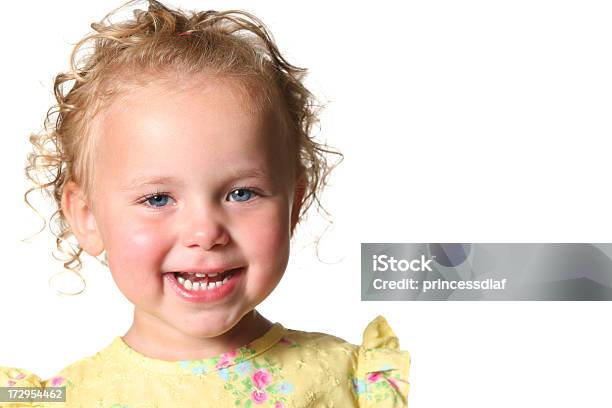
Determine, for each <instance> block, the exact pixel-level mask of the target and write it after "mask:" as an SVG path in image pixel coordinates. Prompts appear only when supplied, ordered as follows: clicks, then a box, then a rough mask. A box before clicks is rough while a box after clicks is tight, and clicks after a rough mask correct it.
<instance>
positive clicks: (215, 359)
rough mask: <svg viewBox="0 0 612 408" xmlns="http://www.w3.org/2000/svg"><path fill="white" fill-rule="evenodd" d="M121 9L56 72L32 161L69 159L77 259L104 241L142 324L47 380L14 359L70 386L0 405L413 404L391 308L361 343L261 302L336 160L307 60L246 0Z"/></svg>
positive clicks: (57, 163)
mask: <svg viewBox="0 0 612 408" xmlns="http://www.w3.org/2000/svg"><path fill="white" fill-rule="evenodd" d="M130 3H132V2H129V3H128V4H130ZM108 17H109V16H107V17H105V19H103V20H102V22H100V23H98V24H92V28H94V29H95V30H96V33H94V34H92V35H91V36H90V37H86V38H85V39H83V40H82V41H81V42H79V43H78V44H77V45H76V47H75V50H74V52H73V54H72V61H71V62H72V65H71V66H72V70H71V71H70V72H69V73H66V74H60V75H58V76H57V77H56V81H55V95H56V98H57V100H58V104H57V113H58V115H59V117H58V119H57V121H56V122H55V123H54V126H53V128H52V129H51V131H49V129H48V128H47V131H48V132H47V133H44V134H41V135H39V136H38V137H32V138H31V141H32V142H33V144H34V146H35V148H36V152H37V154H34V155H32V156H31V157H30V163H31V166H30V167H29V168H28V169H27V170H28V175H29V176H31V175H32V174H35V173H38V172H45V171H47V172H50V173H52V174H53V173H55V174H57V177H56V178H55V179H54V180H53V182H52V183H48V184H46V185H43V184H39V187H41V188H43V187H45V188H50V189H52V190H51V191H52V193H53V196H54V198H55V200H56V203H57V204H58V206H59V208H60V209H61V213H60V216H61V219H62V220H64V221H65V222H64V224H63V226H64V229H63V230H62V233H61V238H62V239H64V238H65V237H66V236H68V235H69V234H74V236H75V237H76V239H77V240H78V243H79V247H78V251H76V252H74V253H73V254H72V255H71V259H70V261H69V262H66V263H65V265H66V266H67V267H70V269H71V270H72V271H73V272H75V273H76V274H77V275H78V270H79V268H80V266H81V263H80V259H79V255H80V253H81V252H82V251H85V252H86V253H87V254H89V255H91V256H99V255H101V254H102V253H103V252H104V256H105V259H106V265H108V267H109V269H110V272H111V274H112V276H113V279H114V280H115V282H116V284H117V286H118V288H119V290H120V291H121V292H122V293H123V294H124V295H125V296H126V298H127V299H128V300H129V301H130V302H131V303H133V304H134V319H133V324H132V326H131V327H130V329H129V330H128V331H127V333H126V334H125V335H123V336H117V337H115V338H114V339H113V340H112V341H110V342H109V344H108V346H107V347H106V348H104V349H103V350H101V351H99V352H98V353H96V354H95V355H93V356H91V357H88V358H85V359H83V360H80V361H78V362H75V363H73V364H71V365H69V366H68V367H66V368H65V369H64V370H62V371H61V372H60V373H59V374H58V375H57V376H55V377H52V378H50V379H47V380H41V379H40V378H39V377H37V376H36V375H34V374H32V373H30V372H28V371H26V370H23V369H18V368H7V367H3V368H0V386H10V387H26V386H33V387H51V386H54V387H55V386H58V387H63V386H65V387H66V401H65V403H58V402H41V403H39V402H29V403H25V402H22V403H20V404H17V403H14V402H5V403H0V405H1V406H37V407H57V406H68V407H105V408H106V407H130V408H132V407H192V406H198V407H250V406H262V407H275V408H279V407H332V406H333V407H351V406H359V407H405V406H407V394H408V388H409V384H408V378H407V377H408V368H409V355H408V352H406V351H401V350H400V349H399V342H398V339H397V337H395V335H394V333H393V331H392V330H391V328H390V327H389V325H388V324H387V322H386V321H385V319H384V318H383V317H382V316H378V317H377V318H376V319H374V320H373V321H372V322H371V323H370V324H369V325H368V326H367V328H366V329H365V332H364V336H363V344H362V345H361V346H356V345H353V344H350V343H347V342H345V341H344V340H342V339H340V338H337V337H334V336H332V335H328V334H323V333H312V332H303V331H299V330H292V329H288V328H285V327H284V326H282V325H281V324H280V323H272V322H270V321H269V320H267V319H266V318H265V317H263V316H262V315H261V314H259V313H258V312H257V310H256V309H255V308H256V306H257V305H258V304H259V303H261V302H263V300H264V299H265V298H266V297H267V296H268V295H270V293H271V292H272V291H273V290H274V288H275V287H276V285H277V284H278V283H279V281H280V279H281V278H282V276H283V273H284V271H285V268H286V266H287V262H288V257H289V242H290V239H291V237H292V234H293V231H294V228H295V226H296V225H297V223H298V222H299V221H300V220H301V218H302V216H303V214H304V212H305V210H306V209H307V208H308V207H309V205H310V204H311V203H312V202H313V201H318V198H317V194H318V193H319V190H320V189H321V187H322V186H323V185H324V180H325V178H326V176H327V174H328V171H329V170H330V167H329V166H327V164H326V161H325V156H324V153H327V152H330V151H329V150H327V149H325V148H324V147H325V146H323V145H320V144H317V143H315V142H314V141H313V140H312V138H311V136H310V128H311V126H312V124H313V123H315V121H316V112H315V110H314V108H313V106H312V101H313V96H312V94H311V93H310V92H309V91H308V90H307V89H306V88H305V87H304V85H303V83H302V79H303V76H304V70H303V69H301V68H297V67H294V66H292V65H290V64H289V63H287V61H286V60H285V59H284V58H283V57H282V56H281V54H280V53H279V51H278V49H277V48H276V46H275V44H274V42H273V41H272V38H271V36H270V34H269V33H268V32H267V30H266V28H265V26H264V25H263V24H262V23H261V22H260V21H259V20H258V19H257V18H255V17H254V16H252V15H250V14H248V13H245V12H241V11H228V12H215V11H207V12H201V13H193V14H185V13H184V12H183V11H181V10H173V9H169V8H168V7H166V6H164V5H162V4H161V3H159V2H157V1H150V2H149V7H148V10H147V11H142V10H136V11H135V12H134V18H133V19H132V20H129V21H122V22H120V23H112V24H111V23H110V22H109V23H108V24H104V22H105V20H106V19H107V18H108ZM247 34H248V35H247ZM90 41H93V43H94V45H95V46H94V48H93V51H92V53H91V55H90V56H89V57H88V58H87V59H85V60H83V61H81V64H80V65H78V64H77V63H76V61H75V55H76V51H77V50H78V49H79V47H81V46H83V45H84V44H87V43H88V42H90ZM71 80H74V84H73V87H72V88H71V89H69V90H68V89H65V88H66V86H65V85H66V82H67V81H71ZM51 113H52V112H51V111H50V113H49V115H51ZM49 123H51V121H50V119H49V118H48V121H47V124H49ZM48 141H51V142H53V144H54V145H55V147H56V148H57V149H56V151H54V152H50V151H49V150H48V146H46V143H45V142H48ZM30 178H31V179H32V180H34V179H35V178H34V177H30ZM59 243H60V240H59V239H58V246H59ZM59 247H60V249H61V250H63V249H64V248H62V247H61V246H59ZM79 276H80V275H79ZM2 404H4V405H2ZM11 404H13V405H11Z"/></svg>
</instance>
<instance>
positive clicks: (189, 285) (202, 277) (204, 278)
mask: <svg viewBox="0 0 612 408" xmlns="http://www.w3.org/2000/svg"><path fill="white" fill-rule="evenodd" d="M241 269H243V268H242V267H240V268H234V269H230V270H227V271H225V272H221V273H211V274H205V273H192V272H172V273H173V274H174V276H175V277H176V280H177V281H178V283H179V284H180V285H181V286H183V287H184V288H185V289H188V290H211V289H214V288H217V287H220V286H223V285H225V284H226V283H227V282H228V281H229V280H230V279H231V278H232V276H233V275H234V273H236V272H238V271H240V270H241Z"/></svg>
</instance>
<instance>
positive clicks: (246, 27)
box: [24, 0, 343, 293]
mask: <svg viewBox="0 0 612 408" xmlns="http://www.w3.org/2000/svg"><path fill="white" fill-rule="evenodd" d="M135 2H138V0H131V1H128V2H127V3H125V4H123V5H122V6H120V7H118V8H117V9H115V10H113V11H111V12H110V13H109V14H107V15H106V16H105V17H104V18H103V19H102V20H101V21H100V22H98V23H92V24H91V28H93V29H94V30H95V32H94V33H91V34H89V35H87V36H85V37H84V38H83V39H81V40H80V41H79V42H78V43H77V44H76V45H75V46H74V49H73V50H72V53H71V55H70V70H69V71H68V72H63V73H59V74H58V75H56V76H55V78H54V94H55V99H56V100H57V104H55V105H53V106H52V107H51V108H50V109H49V110H48V111H47V116H46V118H45V121H44V130H43V131H41V132H40V133H38V134H32V135H30V142H31V144H32V152H31V153H29V154H28V162H27V166H26V168H25V171H26V177H27V178H28V179H29V180H30V181H31V182H32V183H33V184H34V185H35V187H33V188H31V189H29V190H28V191H27V192H26V193H25V195H24V200H25V202H26V203H27V204H28V206H30V208H32V209H33V210H34V211H35V212H36V213H37V214H39V213H38V211H36V209H35V208H34V207H32V205H31V204H30V203H29V201H28V194H30V193H31V192H32V191H34V190H40V191H41V193H42V194H44V193H46V194H47V195H51V196H52V197H53V200H54V204H55V205H56V206H57V211H55V212H54V213H53V214H52V215H51V217H50V221H51V220H53V219H54V217H56V216H57V220H56V225H57V226H58V227H59V231H58V232H57V233H55V232H54V231H53V230H52V229H51V222H50V225H49V228H50V230H51V232H52V233H53V235H54V236H55V237H56V246H57V249H58V250H59V251H60V252H61V253H63V254H65V255H67V256H68V258H67V259H66V258H65V259H59V258H57V257H55V255H54V258H55V259H58V260H60V261H64V262H63V265H64V268H65V269H66V270H68V271H70V272H73V273H75V274H76V275H77V277H78V278H79V279H81V281H82V282H83V284H84V287H85V281H84V279H83V278H82V276H81V275H80V273H79V271H80V270H81V268H82V262H81V259H80V255H81V253H82V251H83V249H82V248H81V247H80V246H79V245H78V244H70V243H69V242H68V239H69V237H71V236H74V234H73V233H72V231H71V229H70V226H69V224H68V223H67V221H66V218H65V216H64V214H63V213H62V210H61V198H62V193H63V189H64V186H65V185H66V183H67V182H69V181H74V182H75V183H77V184H78V185H80V186H81V188H82V189H83V192H84V195H85V198H86V200H87V201H88V203H89V204H90V205H93V202H92V201H91V198H92V197H93V196H94V183H93V167H92V163H93V154H94V152H95V148H96V146H95V145H96V143H95V139H96V138H95V137H90V133H91V124H92V121H93V119H94V117H95V116H96V115H97V114H98V113H99V112H100V111H101V110H103V109H104V108H105V107H107V106H108V105H109V103H110V102H111V101H112V99H113V98H114V97H116V96H117V95H119V94H121V93H122V92H124V91H126V90H129V89H130V87H131V86H139V85H145V84H146V83H147V82H150V81H152V80H164V79H171V78H172V77H173V75H180V74H184V75H186V76H187V77H189V76H191V75H193V74H197V73H206V74H211V75H213V76H214V77H216V78H230V79H236V80H237V81H234V82H236V83H238V84H239V85H240V86H241V89H244V90H246V91H247V93H246V94H247V95H248V96H249V98H250V101H251V103H252V104H256V105H264V104H266V103H267V104H271V103H273V102H272V101H273V100H274V101H277V102H278V103H280V105H281V106H283V107H284V108H285V109H283V110H284V112H283V117H284V122H285V125H287V126H286V129H287V131H288V135H289V139H290V148H291V151H292V153H291V154H292V155H293V156H294V157H293V159H294V160H293V163H294V165H295V166H294V169H293V170H294V174H295V175H296V180H297V178H301V179H302V180H303V181H304V195H303V199H302V206H301V211H300V214H299V216H298V222H300V221H302V220H303V218H304V216H305V214H306V212H307V210H308V208H309V207H310V206H311V205H312V204H313V203H316V206H317V208H318V209H322V210H323V211H324V212H325V213H327V212H326V211H325V209H324V208H323V206H322V205H321V202H320V200H319V196H320V192H321V190H322V189H323V187H324V186H325V185H326V183H327V178H328V175H329V173H330V171H331V170H332V169H333V168H334V167H335V166H336V165H338V164H339V163H340V161H342V158H343V156H342V154H341V153H339V152H337V151H335V150H333V149H331V148H330V147H329V146H327V145H325V144H320V143H317V142H315V141H314V139H313V135H312V134H311V133H312V129H313V126H314V125H315V124H316V123H318V122H319V119H318V116H319V112H320V109H321V105H318V104H317V103H316V102H317V100H316V98H315V97H314V95H313V94H312V93H311V92H310V91H309V90H308V89H307V88H306V87H305V86H304V84H303V80H304V77H305V75H306V72H307V70H306V69H305V68H299V67H296V66H294V65H291V64H289V63H288V62H287V60H286V59H285V58H284V57H283V56H282V55H281V53H280V52H279V50H278V48H277V46H276V44H275V42H274V40H273V37H272V35H271V34H270V33H269V31H268V30H267V28H266V27H265V25H264V24H263V23H262V22H261V21H260V20H259V19H258V18H257V17H255V16H253V15H252V14H250V13H248V12H245V11H241V10H228V11H222V12H218V11H214V10H209V11H203V12H197V11H190V12H185V11H183V10H181V9H170V8H168V7H166V6H164V5H163V4H162V3H160V2H159V1H154V0H150V1H148V2H147V3H148V9H147V11H143V10H140V9H136V10H133V18H131V19H128V20H123V21H121V22H118V23H112V22H111V21H110V17H111V16H113V15H115V13H117V12H118V11H119V10H122V9H123V8H125V7H127V6H129V5H132V4H133V3H135ZM88 46H89V47H90V49H91V52H90V53H88V54H86V55H85V56H83V57H81V58H78V55H79V54H80V53H81V51H82V50H83V49H87V47H88ZM70 85H72V86H70ZM327 153H331V154H335V155H338V156H339V160H338V162H337V163H335V164H333V165H332V164H330V163H329V162H328V160H327V158H326V154H327ZM43 174H44V175H49V176H50V177H48V178H47V179H46V180H40V176H41V175H43ZM90 208H93V207H90ZM42 218H43V220H45V219H44V217H42ZM45 226H46V222H45V225H43V227H42V229H41V230H40V231H39V232H41V231H42V230H43V229H44V227H45ZM65 244H67V245H65ZM103 263H104V264H105V265H107V263H105V262H103ZM107 266H108V265H107ZM84 287H83V289H82V290H81V291H80V292H78V293H81V292H82V291H83V290H84Z"/></svg>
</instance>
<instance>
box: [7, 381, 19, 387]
mask: <svg viewBox="0 0 612 408" xmlns="http://www.w3.org/2000/svg"><path fill="white" fill-rule="evenodd" d="M6 384H7V385H8V386H9V387H12V386H13V385H15V384H17V383H16V382H15V381H13V380H8V381H7V382H6Z"/></svg>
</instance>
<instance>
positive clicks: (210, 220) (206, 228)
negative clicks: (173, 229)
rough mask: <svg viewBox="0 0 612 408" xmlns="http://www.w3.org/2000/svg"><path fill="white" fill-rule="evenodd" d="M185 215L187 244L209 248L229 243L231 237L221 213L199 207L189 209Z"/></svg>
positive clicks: (184, 231) (184, 239) (188, 245)
mask: <svg viewBox="0 0 612 408" xmlns="http://www.w3.org/2000/svg"><path fill="white" fill-rule="evenodd" d="M185 215H186V216H185V217H184V220H183V223H182V225H183V228H182V230H183V243H184V245H185V246H187V247H192V246H199V247H201V248H202V249H204V250H209V249H212V248H213V247H214V246H216V245H221V246H225V245H227V244H228V242H229V239H230V237H229V233H228V231H227V229H226V228H225V225H224V222H223V217H222V215H221V214H219V213H218V212H215V211H214V210H212V209H203V208H202V207H199V208H197V209H194V210H193V211H191V212H189V211H187V212H186V214H185Z"/></svg>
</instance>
